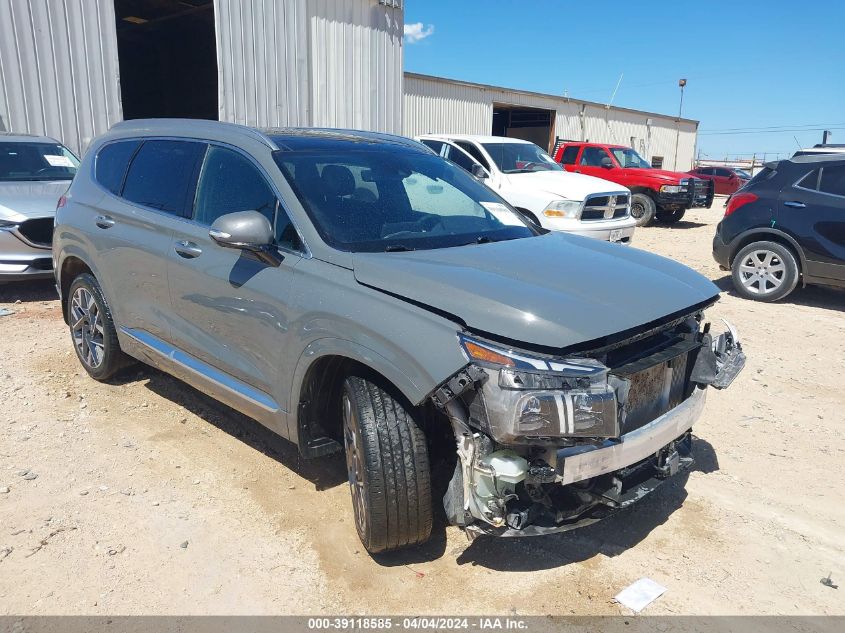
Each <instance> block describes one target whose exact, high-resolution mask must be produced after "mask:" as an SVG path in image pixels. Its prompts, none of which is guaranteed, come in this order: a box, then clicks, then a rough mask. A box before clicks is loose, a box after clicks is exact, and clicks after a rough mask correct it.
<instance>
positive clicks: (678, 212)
mask: <svg viewBox="0 0 845 633" xmlns="http://www.w3.org/2000/svg"><path fill="white" fill-rule="evenodd" d="M684 213H686V209H675V210H674V211H669V210H668V209H658V210H657V221H658V222H662V223H663V224H675V223H676V222H680V221H681V218H683V217H684Z"/></svg>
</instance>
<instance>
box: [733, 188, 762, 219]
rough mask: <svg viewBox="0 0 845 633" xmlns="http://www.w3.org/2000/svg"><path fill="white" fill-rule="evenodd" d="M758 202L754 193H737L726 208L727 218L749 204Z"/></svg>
mask: <svg viewBox="0 0 845 633" xmlns="http://www.w3.org/2000/svg"><path fill="white" fill-rule="evenodd" d="M756 200H758V197H757V195H756V194H753V193H737V194H734V195H732V196H731V199H730V200H728V206H727V207H725V217H728V216H729V215H730V214H731V213H733V212H734V211H736V210H737V209H739V208H740V207H743V206H745V205H746V204H748V203H749V202H755V201H756Z"/></svg>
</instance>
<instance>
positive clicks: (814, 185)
mask: <svg viewBox="0 0 845 633" xmlns="http://www.w3.org/2000/svg"><path fill="white" fill-rule="evenodd" d="M795 186H796V187H802V188H804V189H812V190H813V191H815V190H816V189H818V186H819V170H818V169H814V170H813V171H811V172H810V173H809V174H807V175H806V176H804V177H803V178H802V179H801V180H799V181H798V183H797V184H796V185H795Z"/></svg>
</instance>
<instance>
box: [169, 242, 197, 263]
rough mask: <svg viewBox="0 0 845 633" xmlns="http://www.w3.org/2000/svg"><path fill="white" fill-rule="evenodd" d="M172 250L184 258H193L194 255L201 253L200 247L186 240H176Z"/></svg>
mask: <svg viewBox="0 0 845 633" xmlns="http://www.w3.org/2000/svg"><path fill="white" fill-rule="evenodd" d="M173 250H175V251H176V253H177V254H178V255H179V256H180V257H184V258H185V259H193V258H194V257H199V256H200V255H202V249H201V248H200V247H199V246H197V245H196V244H194V243H193V242H189V241H188V240H182V241H181V242H176V244H175V245H174V246H173Z"/></svg>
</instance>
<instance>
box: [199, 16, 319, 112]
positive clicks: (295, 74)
mask: <svg viewBox="0 0 845 633" xmlns="http://www.w3.org/2000/svg"><path fill="white" fill-rule="evenodd" d="M306 5H307V2H306V0H282V1H276V0H245V1H242V0H215V2H214V16H215V22H216V32H217V73H218V84H217V90H218V95H219V99H218V104H219V111H220V120H221V121H231V122H233V123H240V124H243V125H253V126H265V127H281V126H302V125H308V123H309V116H308V103H309V94H308V31H307V28H306V25H307V19H308V18H307V16H308V8H307V6H306Z"/></svg>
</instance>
